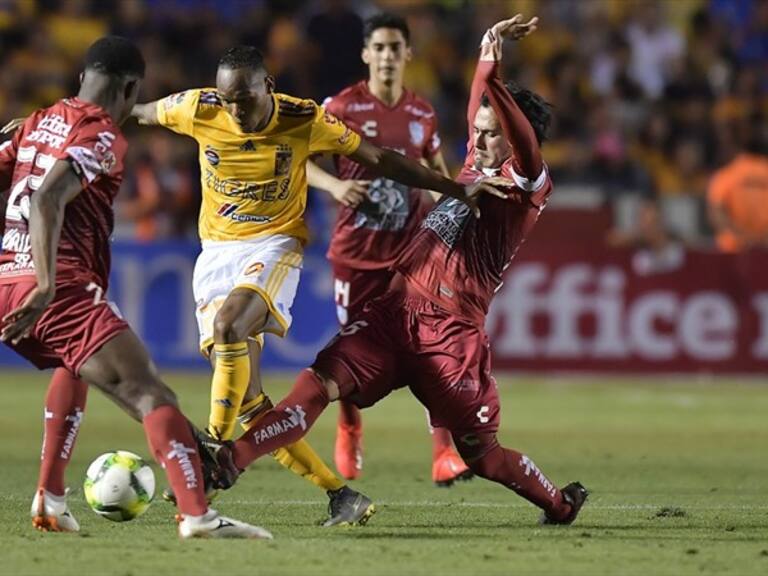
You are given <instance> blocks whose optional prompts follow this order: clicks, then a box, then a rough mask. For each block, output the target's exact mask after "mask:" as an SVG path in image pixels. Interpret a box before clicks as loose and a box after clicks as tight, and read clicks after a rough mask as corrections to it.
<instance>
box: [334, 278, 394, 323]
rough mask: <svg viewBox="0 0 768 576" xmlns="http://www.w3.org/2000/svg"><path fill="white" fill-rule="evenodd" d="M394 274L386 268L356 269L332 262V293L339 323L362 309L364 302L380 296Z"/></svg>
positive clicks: (345, 321)
mask: <svg viewBox="0 0 768 576" xmlns="http://www.w3.org/2000/svg"><path fill="white" fill-rule="evenodd" d="M394 274H395V272H394V271H393V270H389V269H387V268H380V269H377V270H358V269H356V268H348V267H347V266H342V265H340V264H333V294H334V299H335V301H336V317H337V318H338V319H339V324H341V325H342V326H344V325H345V324H346V323H347V321H348V320H349V319H350V318H354V317H355V316H357V315H358V314H360V313H361V312H362V311H363V308H365V305H366V303H368V302H370V301H371V300H373V299H374V298H378V297H379V296H382V295H383V294H384V293H385V292H386V291H387V288H389V283H390V282H391V281H392V276H394Z"/></svg>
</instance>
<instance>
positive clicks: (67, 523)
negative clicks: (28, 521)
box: [30, 487, 80, 532]
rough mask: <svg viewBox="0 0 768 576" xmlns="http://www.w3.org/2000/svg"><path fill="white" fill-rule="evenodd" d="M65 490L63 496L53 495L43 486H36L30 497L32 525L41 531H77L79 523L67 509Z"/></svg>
mask: <svg viewBox="0 0 768 576" xmlns="http://www.w3.org/2000/svg"><path fill="white" fill-rule="evenodd" d="M68 492H69V489H67V492H66V493H65V494H64V496H55V495H53V494H51V493H50V492H48V490H46V489H45V488H42V487H41V488H38V490H37V493H36V494H35V497H34V498H33V499H32V509H31V510H30V515H31V516H32V526H34V527H35V528H37V529H38V530H40V531H41V532H79V531H80V524H78V523H77V520H75V517H74V516H72V513H71V512H70V511H69V506H67V493H68Z"/></svg>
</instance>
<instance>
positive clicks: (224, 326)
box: [213, 314, 267, 344]
mask: <svg viewBox="0 0 768 576" xmlns="http://www.w3.org/2000/svg"><path fill="white" fill-rule="evenodd" d="M266 323H267V318H266V316H260V317H258V318H255V319H252V318H248V317H247V316H246V315H241V316H238V317H236V318H230V317H227V316H224V315H221V314H217V315H216V318H214V320H213V340H214V342H216V343H217V344H236V343H238V342H245V341H246V340H247V339H248V337H249V336H250V335H251V334H253V333H255V332H259V331H261V330H262V329H263V328H264V326H265V325H266Z"/></svg>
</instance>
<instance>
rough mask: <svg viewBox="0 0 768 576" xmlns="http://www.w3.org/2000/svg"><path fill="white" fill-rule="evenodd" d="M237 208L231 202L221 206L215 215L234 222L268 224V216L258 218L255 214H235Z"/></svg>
mask: <svg viewBox="0 0 768 576" xmlns="http://www.w3.org/2000/svg"><path fill="white" fill-rule="evenodd" d="M238 208H239V206H238V205H237V204H233V203H231V202H225V203H224V204H222V205H221V206H220V207H219V209H218V210H217V211H216V214H218V215H219V216H224V217H225V218H229V219H230V220H234V221H235V222H258V223H263V222H269V220H270V218H269V216H260V215H257V214H239V213H238V212H237V209H238Z"/></svg>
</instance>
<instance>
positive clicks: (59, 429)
mask: <svg viewBox="0 0 768 576" xmlns="http://www.w3.org/2000/svg"><path fill="white" fill-rule="evenodd" d="M87 397H88V385H87V384H86V383H85V382H83V381H82V380H80V379H78V378H77V377H76V376H75V375H74V374H72V373H71V372H69V371H68V370H65V369H64V368H57V369H56V370H54V372H53V377H52V378H51V383H50V384H49V385H48V392H47V394H46V396H45V421H44V426H45V434H44V436H43V450H42V456H41V458H40V460H41V462H40V476H39V477H38V480H37V485H38V486H42V487H43V488H45V489H46V490H48V491H49V492H51V493H52V494H55V495H56V496H63V495H64V470H65V469H66V467H67V464H69V457H70V455H71V454H72V450H73V449H74V447H75V440H77V433H78V431H79V430H80V424H81V422H82V421H83V412H84V411H85V401H86V398H87Z"/></svg>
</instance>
